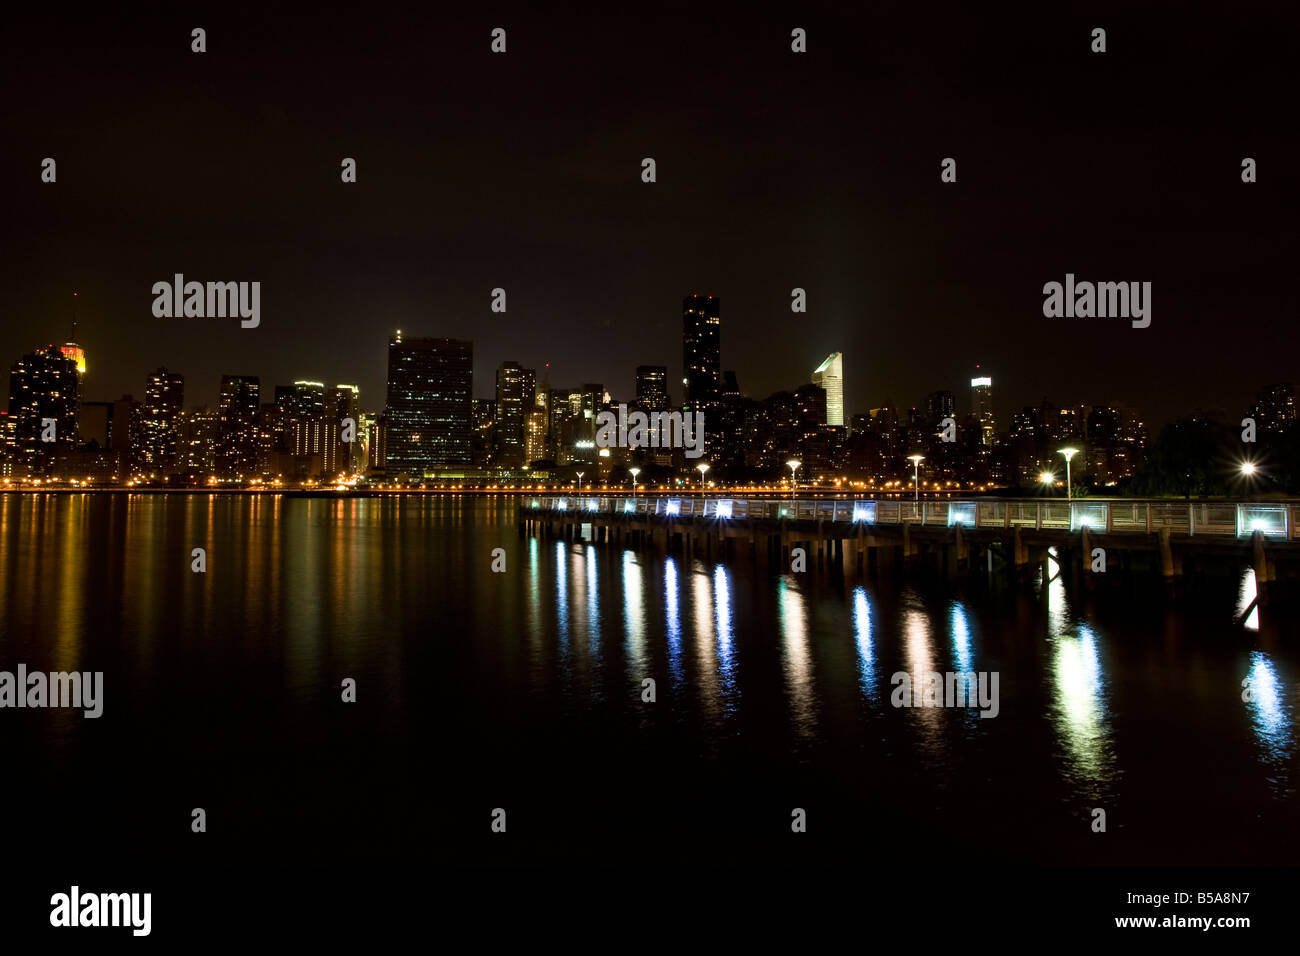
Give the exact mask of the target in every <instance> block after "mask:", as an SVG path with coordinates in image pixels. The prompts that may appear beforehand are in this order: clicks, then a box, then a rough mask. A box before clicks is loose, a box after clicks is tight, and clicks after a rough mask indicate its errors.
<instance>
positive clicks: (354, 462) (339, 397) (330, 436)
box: [321, 385, 364, 476]
mask: <svg viewBox="0 0 1300 956" xmlns="http://www.w3.org/2000/svg"><path fill="white" fill-rule="evenodd" d="M360 419H361V389H359V388H358V387H357V386H355V385H335V386H334V387H333V388H330V389H328V390H327V391H326V392H325V411H324V413H323V414H322V416H321V473H322V474H323V475H326V476H335V475H348V474H352V473H353V472H354V471H355V470H357V467H358V465H359V464H360V462H361V461H362V460H364V459H362V458H361V457H360V454H361V445H362V437H363V436H362V431H361V422H360ZM349 423H350V424H349ZM349 435H350V436H351V439H352V440H351V441H345V440H344V439H346V438H348V437H349Z"/></svg>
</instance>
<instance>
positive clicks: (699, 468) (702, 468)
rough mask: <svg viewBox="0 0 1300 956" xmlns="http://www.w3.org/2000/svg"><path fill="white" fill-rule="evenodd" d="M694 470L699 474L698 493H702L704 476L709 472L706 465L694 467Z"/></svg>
mask: <svg viewBox="0 0 1300 956" xmlns="http://www.w3.org/2000/svg"><path fill="white" fill-rule="evenodd" d="M695 470H696V471H698V472H699V473H700V492H701V493H703V491H704V475H705V473H706V472H707V471H708V470H709V466H708V465H696V466H695Z"/></svg>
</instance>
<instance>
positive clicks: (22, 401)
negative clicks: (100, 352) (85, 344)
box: [9, 345, 80, 473]
mask: <svg viewBox="0 0 1300 956" xmlns="http://www.w3.org/2000/svg"><path fill="white" fill-rule="evenodd" d="M79 399H80V382H79V373H78V371H77V362H76V360H75V359H74V358H72V357H69V356H67V355H65V354H64V353H63V351H62V350H61V349H60V348H59V347H58V346H56V345H49V346H46V347H45V348H42V349H37V350H36V351H35V352H32V353H31V354H29V355H24V356H23V357H22V358H20V359H19V360H18V361H17V362H15V363H14V365H13V367H12V368H11V369H10V370H9V417H10V418H11V419H12V421H13V425H12V428H13V450H14V454H15V458H16V459H17V461H18V463H19V465H20V467H21V468H22V469H24V470H26V471H29V472H33V473H44V472H45V471H47V470H48V468H49V467H50V466H51V465H52V463H53V460H54V454H55V452H56V451H58V452H62V451H69V450H71V449H73V448H75V447H76V442H77V404H78V401H79ZM50 437H52V440H51V441H45V440H43V439H44V438H50Z"/></svg>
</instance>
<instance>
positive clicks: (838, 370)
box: [812, 352, 844, 426]
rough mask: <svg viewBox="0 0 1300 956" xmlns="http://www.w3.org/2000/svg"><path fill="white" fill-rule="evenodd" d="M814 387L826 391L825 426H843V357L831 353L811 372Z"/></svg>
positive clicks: (836, 353)
mask: <svg viewBox="0 0 1300 956" xmlns="http://www.w3.org/2000/svg"><path fill="white" fill-rule="evenodd" d="M812 380H813V384H814V385H820V386H821V387H822V388H824V389H825V390H826V424H827V425H841V426H842V425H843V424H844V356H843V355H841V354H840V353H839V352H832V353H831V354H830V355H828V356H826V360H825V361H824V362H822V364H821V365H818V366H817V368H815V369H814V370H813V375H812Z"/></svg>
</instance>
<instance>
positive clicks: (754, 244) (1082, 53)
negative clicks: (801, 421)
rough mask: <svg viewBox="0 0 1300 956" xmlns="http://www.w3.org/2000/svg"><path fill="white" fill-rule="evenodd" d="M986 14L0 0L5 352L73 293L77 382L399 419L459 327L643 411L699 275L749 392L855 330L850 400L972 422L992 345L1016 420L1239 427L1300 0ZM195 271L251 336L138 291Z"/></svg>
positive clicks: (1261, 331)
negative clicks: (441, 340) (286, 395)
mask: <svg viewBox="0 0 1300 956" xmlns="http://www.w3.org/2000/svg"><path fill="white" fill-rule="evenodd" d="M994 6H1001V5H990V4H978V5H977V4H962V5H954V6H952V7H941V6H934V5H930V4H921V3H915V2H907V3H884V4H873V5H864V4H857V3H852V4H824V3H823V4H807V3H800V4H795V3H790V4H781V5H768V6H764V5H759V4H744V5H736V6H721V5H708V4H696V3H688V4H681V5H672V4H662V3H642V4H628V5H626V8H625V9H626V10H627V11H628V12H627V13H621V12H612V11H611V9H610V5H608V4H570V5H565V6H560V5H556V6H554V7H552V8H551V10H550V12H548V13H546V14H541V13H538V12H537V11H536V10H533V11H528V10H527V9H526V8H525V7H524V6H523V5H518V6H514V7H512V6H507V5H503V4H473V5H467V7H466V9H467V10H468V12H466V13H464V14H457V13H455V12H454V10H452V9H449V8H445V7H444V5H442V4H436V3H426V4H420V5H412V6H410V7H394V6H389V5H384V4H377V3H371V4H350V5H348V6H347V7H344V8H342V9H339V10H337V11H336V12H333V13H322V12H320V11H319V10H318V11H316V12H314V13H306V12H303V11H301V10H298V9H296V8H289V7H283V6H281V5H279V4H261V5H257V6H249V7H247V8H243V7H240V6H239V5H233V4H226V3H221V4H199V5H193V6H192V7H191V9H190V10H189V11H187V12H184V13H180V14H178V13H177V12H176V11H175V10H168V9H166V8H162V9H161V10H160V12H159V13H158V14H157V15H155V16H148V15H145V14H143V13H140V12H136V13H131V14H125V15H124V14H120V13H119V12H118V11H117V10H116V9H114V10H113V11H112V12H109V10H108V8H106V7H105V8H100V9H99V10H98V12H94V13H88V14H84V15H80V16H77V15H70V14H68V13H66V12H65V11H64V9H63V8H60V10H59V14H58V16H49V17H48V18H45V19H39V18H38V19H27V20H21V19H20V20H11V21H10V23H9V24H8V27H7V29H6V30H5V31H4V33H3V37H2V38H0V45H2V47H3V57H2V62H0V80H2V81H3V86H2V87H0V88H2V89H3V90H4V91H5V92H4V94H3V102H2V103H0V117H2V120H3V131H4V132H3V147H2V155H0V162H2V163H3V168H2V169H0V174H2V175H3V183H4V202H3V206H2V207H0V242H2V247H0V251H2V252H3V256H0V295H2V296H3V302H4V307H3V312H2V318H0V342H3V345H4V349H3V350H2V351H0V359H2V360H3V362H4V363H5V364H6V365H7V364H8V363H10V362H12V361H13V360H14V359H16V358H17V357H18V356H19V355H20V354H22V353H23V352H26V351H29V350H31V349H32V348H34V347H36V346H39V345H43V344H46V343H48V342H51V341H56V342H62V341H64V340H65V339H66V337H67V335H68V327H69V322H70V317H71V308H70V303H71V291H72V290H73V289H77V290H78V291H79V292H80V296H79V303H80V305H79V315H80V321H81V326H80V336H79V337H80V340H81V343H82V344H83V345H84V346H85V347H86V349H87V352H88V360H89V365H90V369H89V373H88V375H87V378H86V382H85V397H88V398H91V399H105V398H113V397H116V396H117V395H118V394H120V393H122V392H127V391H129V392H134V393H135V394H136V395H137V397H139V396H140V394H141V393H142V391H143V382H144V377H145V375H146V373H147V372H148V371H149V370H151V369H152V368H154V367H156V366H158V365H166V366H168V367H170V368H172V369H175V370H179V371H181V372H183V373H184V374H185V376H186V388H187V396H186V397H187V404H191V405H192V404H197V403H200V402H204V401H207V402H212V401H214V400H215V396H216V390H217V382H218V379H219V376H220V375H221V374H222V373H243V374H256V375H260V376H261V378H262V382H263V384H264V385H271V384H275V383H280V382H288V381H292V380H293V379H296V378H309V379H317V380H324V381H326V382H328V383H334V382H349V383H357V384H359V385H360V386H361V389H362V397H363V405H364V406H365V407H367V408H368V409H377V408H379V407H380V406H382V404H383V395H384V381H385V361H386V359H385V351H386V349H385V343H386V339H387V335H388V333H389V331H390V330H391V329H393V328H395V327H400V328H402V329H403V330H404V331H405V332H407V333H408V334H427V335H449V336H463V337H470V338H473V339H474V345H475V379H476V381H475V393H476V394H477V395H479V396H480V397H486V396H489V395H490V394H491V393H492V387H493V386H492V381H493V370H494V369H495V367H496V366H497V365H498V364H499V363H500V362H501V361H502V360H505V359H514V360H517V361H520V362H523V363H524V364H526V365H530V366H536V367H538V368H540V367H541V366H542V365H543V363H545V362H548V361H549V362H550V363H551V382H552V384H553V385H557V386H559V385H571V384H577V383H580V382H588V381H600V382H604V383H605V385H606V388H607V389H609V390H610V391H611V392H612V393H613V394H614V395H615V397H616V398H629V397H631V391H632V378H633V370H634V368H635V366H636V365H638V364H666V365H668V366H669V369H670V372H671V374H672V376H673V380H674V381H680V364H681V345H680V332H681V317H680V309H681V299H682V297H683V296H684V295H685V294H687V293H691V292H701V293H705V294H712V295H717V296H719V297H720V298H721V300H722V317H723V326H722V349H723V365H724V367H726V368H732V369H735V370H736V372H737V373H738V376H739V380H740V384H741V387H742V389H743V390H744V391H745V392H746V393H748V394H750V395H754V396H756V397H761V396H763V395H765V394H767V393H769V392H771V391H774V390H776V389H779V388H793V387H795V386H797V385H799V384H801V383H803V382H806V381H807V380H808V379H809V377H810V372H811V370H812V369H813V368H814V367H815V366H816V365H817V364H818V362H819V361H820V360H821V358H822V357H823V356H824V355H825V354H826V353H827V352H829V351H831V350H836V349H838V350H840V351H842V352H843V353H844V356H845V379H846V404H847V406H848V409H847V410H848V411H850V412H852V411H860V410H864V409H866V408H868V407H871V406H875V405H879V404H883V403H884V402H886V401H892V402H893V403H894V404H896V405H898V406H900V407H901V406H910V405H912V404H914V403H916V402H918V401H920V399H921V397H922V396H923V395H924V394H925V393H926V392H928V391H931V390H933V389H938V388H950V389H952V390H953V391H954V392H956V394H957V396H958V408H959V410H964V409H965V408H966V407H967V405H968V401H969V398H968V385H967V383H968V381H969V379H970V377H971V375H972V373H973V371H974V366H975V364H976V363H981V364H982V366H983V369H984V370H985V371H987V373H988V374H991V375H992V376H993V379H994V385H995V403H996V408H997V411H998V414H999V418H1000V419H1001V421H1002V422H1003V423H1005V416H1006V415H1007V414H1008V412H1009V411H1011V410H1012V409H1013V408H1018V407H1019V406H1021V405H1023V404H1026V403H1037V402H1038V401H1039V400H1040V399H1041V398H1042V397H1043V396H1045V395H1046V396H1050V397H1051V398H1052V399H1053V400H1055V401H1057V402H1058V403H1066V402H1079V401H1087V402H1103V401H1124V402H1129V403H1131V404H1136V405H1138V406H1139V407H1141V408H1142V409H1143V410H1144V411H1145V412H1146V413H1147V417H1148V419H1149V420H1151V421H1152V422H1159V421H1161V420H1163V419H1165V418H1167V417H1169V416H1171V415H1174V414H1177V413H1180V412H1181V411H1184V410H1188V409H1190V408H1192V407H1204V408H1212V409H1213V408H1220V409H1224V410H1226V412H1227V413H1228V414H1235V413H1237V412H1238V411H1240V409H1241V407H1242V406H1243V405H1244V404H1246V403H1247V402H1248V401H1249V400H1250V399H1251V398H1252V396H1253V394H1254V393H1255V391H1256V390H1257V389H1258V388H1259V387H1260V386H1261V385H1262V384H1264V383H1267V382H1272V381H1277V380H1289V381H1297V382H1300V368H1297V355H1300V350H1298V349H1297V347H1296V346H1297V344H1300V333H1297V330H1296V323H1297V318H1298V316H1300V312H1298V310H1297V305H1298V304H1300V303H1298V302H1297V293H1296V278H1295V271H1296V270H1295V267H1296V262H1297V252H1298V251H1300V249H1298V246H1300V243H1298V242H1297V232H1296V212H1297V189H1296V181H1297V177H1298V176H1300V150H1297V134H1296V118H1295V117H1296V101H1295V95H1296V91H1297V89H1298V88H1300V83H1297V82H1296V72H1297V69H1298V67H1297V63H1300V50H1298V49H1297V47H1300V40H1298V39H1297V37H1298V36H1300V33H1298V32H1297V28H1298V27H1300V14H1297V13H1294V12H1288V8H1287V6H1285V5H1277V6H1274V7H1270V6H1268V5H1260V4H1251V5H1249V6H1246V7H1240V6H1238V7H1232V6H1228V5H1218V7H1217V9H1216V10H1212V11H1211V10H1206V11H1201V12H1195V11H1188V10H1187V9H1185V8H1183V7H1181V6H1176V5H1172V4H1160V5H1152V6H1150V7H1149V8H1148V9H1147V11H1146V12H1142V11H1140V10H1138V8H1137V7H1135V5H1133V4H1128V3H1125V4H1112V5H1107V4H1080V5H1061V4H1055V3H1054V4H1050V5H1049V4H1042V5H1039V4H1034V5H1026V9H1025V10H1023V11H1010V10H999V9H993V7H994ZM1040 6H1042V7H1049V6H1050V7H1051V8H1052V9H1051V10H1039V9H1037V8H1038V7H1040ZM1291 6H1292V7H1294V5H1291ZM29 16H31V15H29ZM37 16H39V15H37ZM195 26H201V27H204V28H205V29H206V30H207V38H208V52H207V53H204V54H201V55H200V54H194V53H191V52H190V30H191V29H192V28H193V27H195ZM496 26H502V27H504V28H506V30H507V31H508V52H507V53H506V54H505V55H493V54H491V53H490V52H489V43H490V36H489V34H490V31H491V29H492V28H493V27H496ZM796 26H798V27H803V28H805V29H806V30H807V31H808V38H809V39H808V44H809V52H808V53H807V54H804V55H796V54H793V53H791V52H790V30H791V29H792V28H793V27H796ZM1095 26H1101V27H1104V28H1105V29H1106V30H1107V45H1108V52H1106V53H1105V54H1102V55H1098V54H1093V53H1091V52H1089V44H1090V31H1091V29H1092V28H1093V27H1095ZM46 156H52V157H54V158H55V159H56V160H57V162H58V182H57V183H56V184H54V185H47V184H42V183H41V182H40V163H41V160H42V158H44V157H46ZM345 156H349V157H355V158H356V159H357V161H358V173H359V176H358V178H359V182H358V183H357V184H356V185H343V184H342V183H341V182H340V179H339V169H340V167H339V164H340V161H341V160H342V158H343V157H345ZM646 156H652V157H654V158H655V159H656V161H657V164H658V179H659V181H658V182H657V183H655V184H653V185H647V184H643V183H642V182H641V180H640V162H641V159H642V158H643V157H646ZM946 156H951V157H954V158H956V160H957V163H958V182H957V183H956V184H943V183H941V182H940V179H939V164H940V160H941V159H942V158H943V157H946ZM1246 156H1251V157H1254V158H1255V159H1256V160H1257V161H1258V164H1259V167H1258V168H1259V182H1258V183H1255V184H1253V185H1245V184H1243V183H1242V182H1241V178H1240V164H1241V160H1242V158H1243V157H1246ZM175 272H182V273H184V274H185V275H186V276H187V278H192V279H197V280H200V281H208V280H212V281H217V280H221V281H227V280H243V281H249V280H259V281H261V283H262V324H261V327H260V328H258V329H256V330H243V329H241V328H240V327H239V323H238V321H237V320H230V319H197V318H189V319H184V318H179V319H157V318H154V317H153V315H152V313H151V305H152V301H153V296H152V294H151V292H150V288H151V286H152V285H153V283H154V282H156V281H160V280H170V278H171V276H172V275H173V273H175ZM1067 272H1074V273H1075V274H1076V275H1077V276H1078V277H1079V278H1080V279H1091V280H1094V281H1121V280H1123V281H1150V282H1152V283H1153V302H1152V305H1153V311H1152V325H1151V327H1150V328H1148V329H1144V330H1138V329H1133V328H1131V327H1130V325H1129V323H1128V322H1126V321H1124V320H1122V319H1046V318H1044V317H1043V315H1042V303H1043V296H1042V286H1043V284H1044V283H1045V282H1048V281H1052V280H1056V281H1061V280H1063V279H1064V276H1065V274H1066V273H1067ZM497 286H500V287H504V288H505V289H506V291H507V294H508V302H509V311H508V312H507V313H506V314H505V315H495V314H493V313H491V312H490V311H489V304H490V292H491V290H492V289H493V288H494V287H497ZM795 286H801V287H803V288H805V289H806V290H807V293H808V300H809V310H808V313H807V315H805V316H794V315H792V314H791V312H790V290H791V289H792V288H793V287H795ZM679 391H680V389H677V390H675V394H674V397H675V398H677V397H679V394H678V393H679Z"/></svg>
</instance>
